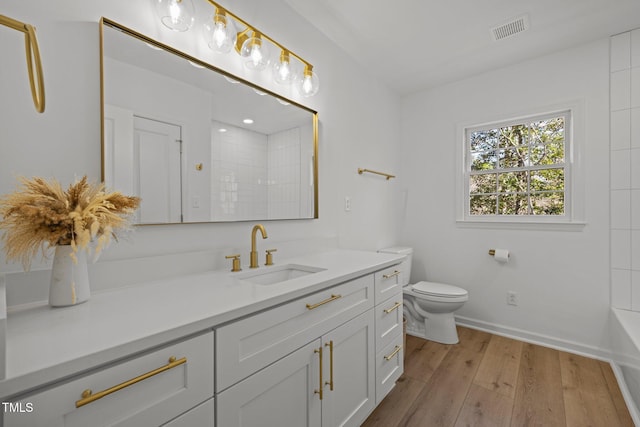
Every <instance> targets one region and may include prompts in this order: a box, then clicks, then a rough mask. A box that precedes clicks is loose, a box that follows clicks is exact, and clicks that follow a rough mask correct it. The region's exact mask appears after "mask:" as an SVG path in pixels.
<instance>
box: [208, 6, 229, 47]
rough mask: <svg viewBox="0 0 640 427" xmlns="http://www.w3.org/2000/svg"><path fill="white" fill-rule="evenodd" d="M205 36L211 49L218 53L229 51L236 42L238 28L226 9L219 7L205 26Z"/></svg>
mask: <svg viewBox="0 0 640 427" xmlns="http://www.w3.org/2000/svg"><path fill="white" fill-rule="evenodd" d="M203 31H204V38H205V40H206V41H207V45H208V46H209V48H210V49H211V50H213V51H214V52H217V53H227V52H229V51H231V49H232V48H233V46H235V44H236V37H237V33H236V29H235V26H234V25H233V21H232V20H231V19H229V18H228V17H227V15H226V13H225V12H224V10H221V9H217V8H216V12H215V14H214V15H213V16H211V17H209V20H207V21H206V22H205V24H204V26H203Z"/></svg>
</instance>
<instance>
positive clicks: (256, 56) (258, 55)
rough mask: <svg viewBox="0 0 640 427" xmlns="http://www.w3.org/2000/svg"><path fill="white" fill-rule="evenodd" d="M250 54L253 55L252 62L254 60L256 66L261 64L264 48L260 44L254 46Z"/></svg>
mask: <svg viewBox="0 0 640 427" xmlns="http://www.w3.org/2000/svg"><path fill="white" fill-rule="evenodd" d="M249 56H250V57H251V62H253V65H254V66H256V67H257V66H258V65H260V62H262V50H261V49H260V47H259V46H256V45H254V46H252V47H251V54H250V55H249Z"/></svg>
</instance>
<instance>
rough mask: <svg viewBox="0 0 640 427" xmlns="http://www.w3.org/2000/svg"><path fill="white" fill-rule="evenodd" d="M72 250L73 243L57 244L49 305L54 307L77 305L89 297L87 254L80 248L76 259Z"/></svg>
mask: <svg viewBox="0 0 640 427" xmlns="http://www.w3.org/2000/svg"><path fill="white" fill-rule="evenodd" d="M72 252H73V249H72V248H71V245H59V246H56V251H55V254H54V256H53V267H52V269H51V284H50V285H49V305H50V306H52V307H65V306H69V305H76V304H80V303H81V302H85V301H86V300H88V299H89V295H90V290H89V272H88V270H87V254H86V252H85V251H84V250H82V249H80V250H78V251H77V252H76V254H75V255H76V258H77V261H75V260H74V259H73V258H72V257H71V253H72Z"/></svg>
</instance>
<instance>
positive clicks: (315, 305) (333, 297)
mask: <svg viewBox="0 0 640 427" xmlns="http://www.w3.org/2000/svg"><path fill="white" fill-rule="evenodd" d="M339 298H342V295H340V294H336V295H333V294H331V296H330V297H329V298H327V299H326V300H324V301H320V302H317V303H315V304H307V308H308V309H309V310H313V309H314V308H318V307H320V306H321V305H325V304H326V303H329V302H331V301H335V300H337V299H339Z"/></svg>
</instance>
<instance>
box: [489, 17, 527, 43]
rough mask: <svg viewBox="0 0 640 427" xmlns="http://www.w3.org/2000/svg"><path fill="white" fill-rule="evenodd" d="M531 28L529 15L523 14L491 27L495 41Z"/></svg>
mask: <svg viewBox="0 0 640 427" xmlns="http://www.w3.org/2000/svg"><path fill="white" fill-rule="evenodd" d="M528 29H529V16H528V15H522V16H519V17H517V18H514V19H512V20H510V21H509V22H506V23H504V24H502V25H498V26H497V27H493V28H492V29H491V36H492V37H493V40H494V41H498V40H502V39H506V38H507V37H511V36H514V35H516V34H518V33H521V32H523V31H525V30H528Z"/></svg>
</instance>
